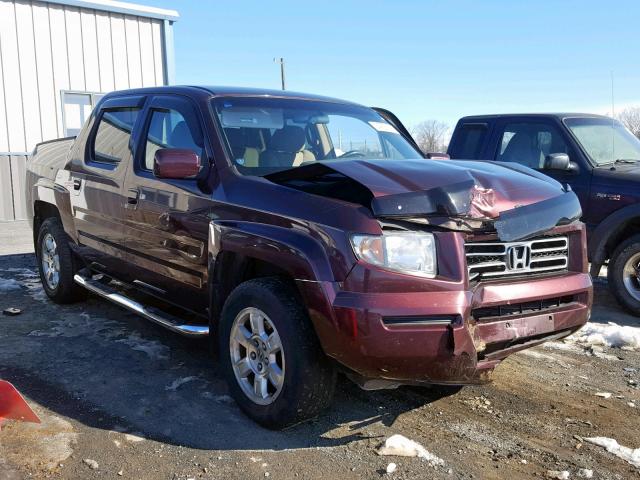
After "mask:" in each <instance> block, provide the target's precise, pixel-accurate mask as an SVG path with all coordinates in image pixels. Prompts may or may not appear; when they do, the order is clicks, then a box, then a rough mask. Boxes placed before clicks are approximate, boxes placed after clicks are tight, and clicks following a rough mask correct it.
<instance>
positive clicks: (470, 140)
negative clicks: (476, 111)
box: [449, 123, 488, 160]
mask: <svg viewBox="0 0 640 480" xmlns="http://www.w3.org/2000/svg"><path fill="white" fill-rule="evenodd" d="M487 131H488V127H487V124H486V123H464V124H462V127H460V128H459V129H458V133H457V136H456V138H455V139H454V141H452V142H451V148H450V149H449V155H450V156H451V158H458V159H463V160H464V159H469V160H477V159H479V158H480V153H481V151H482V146H483V145H484V142H485V139H486V137H487Z"/></svg>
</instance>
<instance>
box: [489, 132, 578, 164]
mask: <svg viewBox="0 0 640 480" xmlns="http://www.w3.org/2000/svg"><path fill="white" fill-rule="evenodd" d="M499 145H500V148H499V150H498V152H497V154H496V160H499V161H501V162H515V163H519V164H521V165H524V166H526V167H530V168H536V169H542V168H544V162H545V158H546V156H547V155H549V154H551V153H569V147H568V146H567V144H566V142H565V141H564V138H563V137H562V134H561V133H560V131H559V130H558V129H557V128H556V127H555V126H553V125H551V124H547V123H535V122H531V123H524V122H523V123H510V124H507V125H506V126H505V128H504V131H503V133H502V138H501V140H500V142H499Z"/></svg>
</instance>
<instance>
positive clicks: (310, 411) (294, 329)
mask: <svg viewBox="0 0 640 480" xmlns="http://www.w3.org/2000/svg"><path fill="white" fill-rule="evenodd" d="M219 332H220V336H219V352H220V359H221V361H222V366H223V371H224V374H225V377H226V380H227V384H228V385H229V390H230V392H231V395H232V396H233V398H234V399H235V400H236V402H237V403H238V405H239V406H240V408H241V409H242V410H243V411H244V412H245V414H246V415H247V416H249V417H250V418H252V419H253V420H255V421H256V422H257V423H259V424H261V425H263V426H265V427H267V428H272V429H281V428H285V427H287V426H290V425H293V424H296V423H299V422H302V421H304V420H307V419H309V418H312V417H314V416H316V415H317V414H318V413H319V412H320V411H322V409H324V408H325V407H326V406H328V405H329V403H330V402H331V398H332V396H333V392H334V388H335V383H336V372H335V370H334V368H333V367H332V365H331V364H330V363H329V361H328V359H327V358H326V357H325V355H324V353H323V352H322V349H321V348H320V345H319V342H318V339H317V337H316V335H315V332H314V330H313V328H312V326H311V322H310V320H309V317H308V315H307V312H306V310H305V309H304V308H303V307H302V306H301V303H300V300H299V298H298V296H297V293H296V292H295V290H294V289H293V287H292V286H291V285H290V284H288V283H287V282H285V281H283V280H280V279H278V278H260V279H255V280H249V281H247V282H245V283H243V284H241V285H239V286H238V287H237V288H236V289H235V290H234V291H233V292H232V293H231V295H230V296H229V298H228V299H227V301H226V302H225V305H224V308H223V310H222V315H221V321H220V328H219Z"/></svg>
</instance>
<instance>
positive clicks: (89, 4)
mask: <svg viewBox="0 0 640 480" xmlns="http://www.w3.org/2000/svg"><path fill="white" fill-rule="evenodd" d="M44 1H45V2H47V3H57V4H59V5H67V6H70V7H79V8H90V9H93V10H100V11H103V12H114V13H123V14H125V15H134V16H136V17H148V18H156V19H159V20H169V21H171V22H175V21H176V20H178V19H179V18H180V15H179V14H178V12H177V11H175V10H165V9H164V8H156V7H148V6H146V5H138V4H135V3H128V2H119V1H116V0H44Z"/></svg>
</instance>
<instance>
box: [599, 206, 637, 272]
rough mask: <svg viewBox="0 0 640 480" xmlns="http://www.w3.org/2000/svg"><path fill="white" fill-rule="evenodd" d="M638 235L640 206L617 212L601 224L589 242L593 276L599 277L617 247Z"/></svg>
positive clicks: (628, 207)
mask: <svg viewBox="0 0 640 480" xmlns="http://www.w3.org/2000/svg"><path fill="white" fill-rule="evenodd" d="M636 233H640V204H634V205H629V206H627V207H624V208H622V209H620V210H617V211H615V212H614V213H612V214H611V215H609V216H608V217H607V218H605V219H604V220H603V221H602V222H600V224H599V225H598V226H597V227H596V229H595V230H594V231H593V233H592V234H591V238H590V240H589V246H588V251H589V260H590V261H591V275H592V276H594V277H595V276H597V275H598V274H599V273H600V269H601V268H602V265H603V264H604V262H605V261H606V260H607V259H608V258H609V257H610V256H611V254H612V253H613V251H614V250H615V248H616V246H617V245H619V244H620V243H621V242H622V241H624V240H625V239H626V238H629V237H630V236H632V235H634V234H636Z"/></svg>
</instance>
